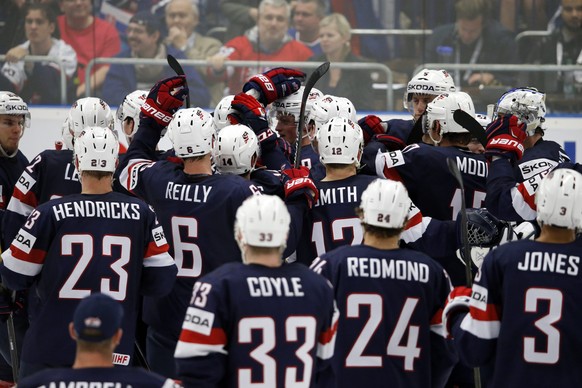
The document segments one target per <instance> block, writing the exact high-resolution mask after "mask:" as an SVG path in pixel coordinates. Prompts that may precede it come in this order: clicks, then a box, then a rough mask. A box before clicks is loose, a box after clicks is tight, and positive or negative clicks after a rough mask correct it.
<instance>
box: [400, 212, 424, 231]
mask: <svg viewBox="0 0 582 388" xmlns="http://www.w3.org/2000/svg"><path fill="white" fill-rule="evenodd" d="M421 223H422V213H421V212H420V211H418V212H417V213H416V214H415V215H413V216H412V218H410V219H409V220H408V222H407V223H406V225H404V229H405V230H406V229H410V228H412V227H414V226H416V225H418V224H421Z"/></svg>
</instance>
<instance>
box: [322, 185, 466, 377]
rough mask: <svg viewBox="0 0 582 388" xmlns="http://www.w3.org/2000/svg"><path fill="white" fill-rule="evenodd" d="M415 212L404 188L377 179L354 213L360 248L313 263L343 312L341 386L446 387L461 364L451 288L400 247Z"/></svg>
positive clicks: (441, 274) (421, 257)
mask: <svg viewBox="0 0 582 388" xmlns="http://www.w3.org/2000/svg"><path fill="white" fill-rule="evenodd" d="M410 206H411V201H410V198H408V195H407V193H406V188H405V187H404V186H403V185H402V183H400V182H395V181H390V180H384V179H376V180H375V181H373V182H372V183H370V185H369V186H368V187H367V188H366V190H365V191H364V192H363V193H362V201H361V204H360V207H359V208H358V209H357V213H358V216H359V219H360V221H361V223H362V228H363V231H364V239H363V242H362V244H357V245H352V246H349V245H345V246H342V247H340V248H337V249H334V250H332V251H330V252H327V253H325V254H323V255H322V256H320V257H318V258H317V259H316V260H315V261H314V262H313V263H312V265H311V268H312V269H313V270H314V271H316V272H318V273H321V274H322V275H323V276H324V277H325V278H326V279H328V280H329V281H330V282H331V283H332V285H333V287H334V295H335V300H336V302H337V305H338V309H339V312H340V318H339V322H338V332H337V341H336V347H335V350H334V356H333V358H332V365H333V369H334V372H335V375H336V380H337V383H336V385H335V386H336V387H354V386H369V387H372V386H379V384H380V383H386V382H390V384H391V385H394V386H399V387H443V386H444V384H445V382H446V381H447V378H448V376H449V374H450V372H451V370H452V367H453V365H454V362H455V361H456V356H455V355H454V353H453V352H451V350H452V349H451V347H452V344H450V343H448V341H446V340H445V334H444V331H443V327H442V322H441V315H442V308H443V306H444V304H445V301H446V299H447V296H448V294H449V292H450V290H451V285H450V282H449V279H448V276H447V274H446V272H445V271H444V270H443V268H442V267H441V266H440V265H439V264H438V263H437V262H436V261H434V260H432V259H431V258H430V257H428V256H426V255H425V254H422V253H420V252H415V251H411V250H407V249H399V248H398V245H399V243H398V241H399V238H400V234H401V232H402V230H403V228H404V225H405V224H406V222H407V219H408V214H409V208H410Z"/></svg>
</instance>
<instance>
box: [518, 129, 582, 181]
mask: <svg viewBox="0 0 582 388" xmlns="http://www.w3.org/2000/svg"><path fill="white" fill-rule="evenodd" d="M569 161H570V157H569V156H568V154H566V151H564V149H563V148H562V146H561V145H559V144H558V143H556V142H555V141H551V140H544V139H539V140H538V141H537V142H536V144H535V145H534V146H533V147H530V148H527V149H526V150H525V152H524V153H523V157H522V158H521V159H520V161H519V164H518V165H517V166H516V179H517V182H518V183H519V182H523V181H525V180H528V179H529V178H531V177H533V176H534V175H537V174H540V173H542V172H547V171H548V170H551V169H553V168H554V167H556V166H557V165H558V164H559V163H563V162H569Z"/></svg>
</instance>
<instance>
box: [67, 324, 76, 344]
mask: <svg viewBox="0 0 582 388" xmlns="http://www.w3.org/2000/svg"><path fill="white" fill-rule="evenodd" d="M69 335H70V336H71V338H72V339H73V340H75V341H76V340H77V332H76V331H75V326H74V325H73V322H71V323H69Z"/></svg>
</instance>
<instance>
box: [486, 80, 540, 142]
mask: <svg viewBox="0 0 582 388" xmlns="http://www.w3.org/2000/svg"><path fill="white" fill-rule="evenodd" d="M499 114H510V115H515V116H517V118H518V119H519V120H520V121H521V122H522V123H524V124H526V126H527V127H526V132H527V134H528V136H532V135H533V134H534V133H535V130H536V128H538V127H540V128H541V129H545V128H543V127H542V124H543V123H544V121H545V120H546V119H545V117H546V95H545V93H542V92H540V91H538V90H537V89H536V88H530V87H524V88H523V87H522V88H513V89H510V90H508V91H507V92H505V93H503V95H502V96H501V97H499V100H498V101H497V103H496V104H495V108H494V110H493V117H497V116H498V115H499Z"/></svg>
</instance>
